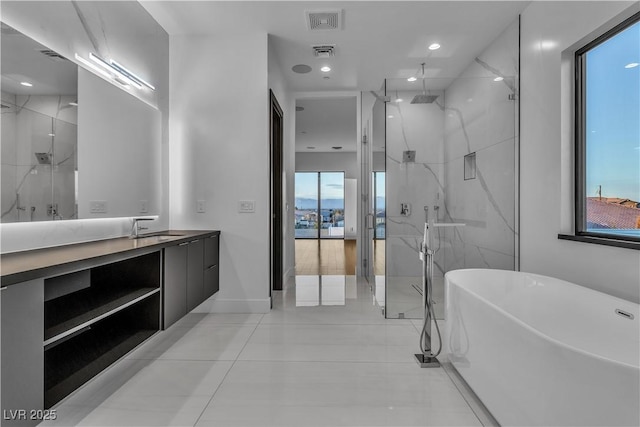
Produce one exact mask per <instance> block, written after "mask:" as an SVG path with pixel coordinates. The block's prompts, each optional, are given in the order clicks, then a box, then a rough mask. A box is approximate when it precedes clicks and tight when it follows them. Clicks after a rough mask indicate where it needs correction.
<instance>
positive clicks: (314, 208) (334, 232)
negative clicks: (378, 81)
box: [294, 95, 358, 276]
mask: <svg viewBox="0 0 640 427" xmlns="http://www.w3.org/2000/svg"><path fill="white" fill-rule="evenodd" d="M357 101H358V98H357V97H356V96H355V95H349V96H326V97H310V98H303V99H298V100H297V101H296V142H295V146H296V156H295V158H296V160H295V225H294V228H295V260H296V261H295V262H296V268H295V274H296V275H320V276H322V275H351V276H353V275H355V274H356V264H357V262H356V258H357V256H356V239H357V228H358V227H357V218H358V212H357V209H358V207H357V181H358V158H357V144H356V142H357V130H358V123H357V119H358V102H357Z"/></svg>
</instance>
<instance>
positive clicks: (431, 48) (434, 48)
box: [429, 43, 440, 50]
mask: <svg viewBox="0 0 640 427" xmlns="http://www.w3.org/2000/svg"><path fill="white" fill-rule="evenodd" d="M438 49H440V45H439V44H438V43H432V44H431V45H429V50H438Z"/></svg>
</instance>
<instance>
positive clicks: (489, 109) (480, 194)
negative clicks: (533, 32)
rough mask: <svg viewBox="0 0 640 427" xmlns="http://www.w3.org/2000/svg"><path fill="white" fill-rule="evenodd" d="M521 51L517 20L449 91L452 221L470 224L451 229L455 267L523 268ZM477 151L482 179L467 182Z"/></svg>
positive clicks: (448, 264) (450, 264)
mask: <svg viewBox="0 0 640 427" xmlns="http://www.w3.org/2000/svg"><path fill="white" fill-rule="evenodd" d="M518 51H519V22H518V21H516V22H514V23H513V24H512V25H510V26H509V27H508V28H507V29H506V30H505V31H504V32H503V33H502V34H501V35H500V36H499V37H498V38H497V39H496V40H495V41H494V42H493V43H492V44H491V45H490V46H489V47H487V49H485V51H484V52H482V53H481V54H480V55H479V56H478V57H477V58H476V59H475V61H474V62H473V63H472V64H471V65H470V66H469V67H468V68H467V69H466V70H465V71H464V72H463V73H462V74H461V75H460V77H458V78H457V79H456V80H455V81H454V82H453V83H452V84H451V85H450V86H449V87H448V88H447V89H446V91H445V99H446V102H445V118H444V127H445V130H444V160H445V164H444V171H445V215H446V216H445V220H446V221H452V222H463V223H466V227H464V233H463V234H462V233H449V235H448V238H449V241H448V242H447V245H446V247H447V250H446V254H445V269H446V270H447V271H449V270H454V269H459V268H497V269H506V270H513V269H517V267H518V259H517V257H518V253H517V249H516V248H517V246H518V245H517V239H518V232H517V230H518V224H517V218H518V213H517V195H516V191H517V185H516V178H517V176H518V173H517V164H518V163H517V161H516V159H517V158H518V134H517V130H518V126H517V118H518V114H517V111H518V110H517V107H518V106H517V102H518V101H516V100H513V99H510V96H511V97H513V95H515V97H516V99H517V96H518V94H517V87H518V84H517V79H518ZM496 78H498V81H496V80H495V79H496ZM500 78H502V80H500ZM471 153H475V161H476V177H475V178H474V179H467V180H465V174H464V163H465V161H464V156H465V155H468V154H471Z"/></svg>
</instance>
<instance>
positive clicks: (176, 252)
mask: <svg viewBox="0 0 640 427" xmlns="http://www.w3.org/2000/svg"><path fill="white" fill-rule="evenodd" d="M187 250H188V244H186V243H185V244H181V245H176V246H169V247H167V248H165V249H164V328H165V329H166V328H168V327H169V326H171V325H172V324H174V323H175V322H176V321H177V320H179V319H180V318H181V317H182V316H184V315H185V314H187Z"/></svg>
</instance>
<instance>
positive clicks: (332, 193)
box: [295, 172, 345, 239]
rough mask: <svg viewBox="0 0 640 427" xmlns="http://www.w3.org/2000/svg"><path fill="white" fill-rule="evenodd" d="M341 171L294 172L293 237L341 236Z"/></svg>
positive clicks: (342, 189)
mask: <svg viewBox="0 0 640 427" xmlns="http://www.w3.org/2000/svg"><path fill="white" fill-rule="evenodd" d="M344 198H345V193H344V172H296V182H295V209H296V212H295V230H296V232H295V237H296V239H317V238H323V239H330V238H338V239H342V238H344V213H345V203H344Z"/></svg>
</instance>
